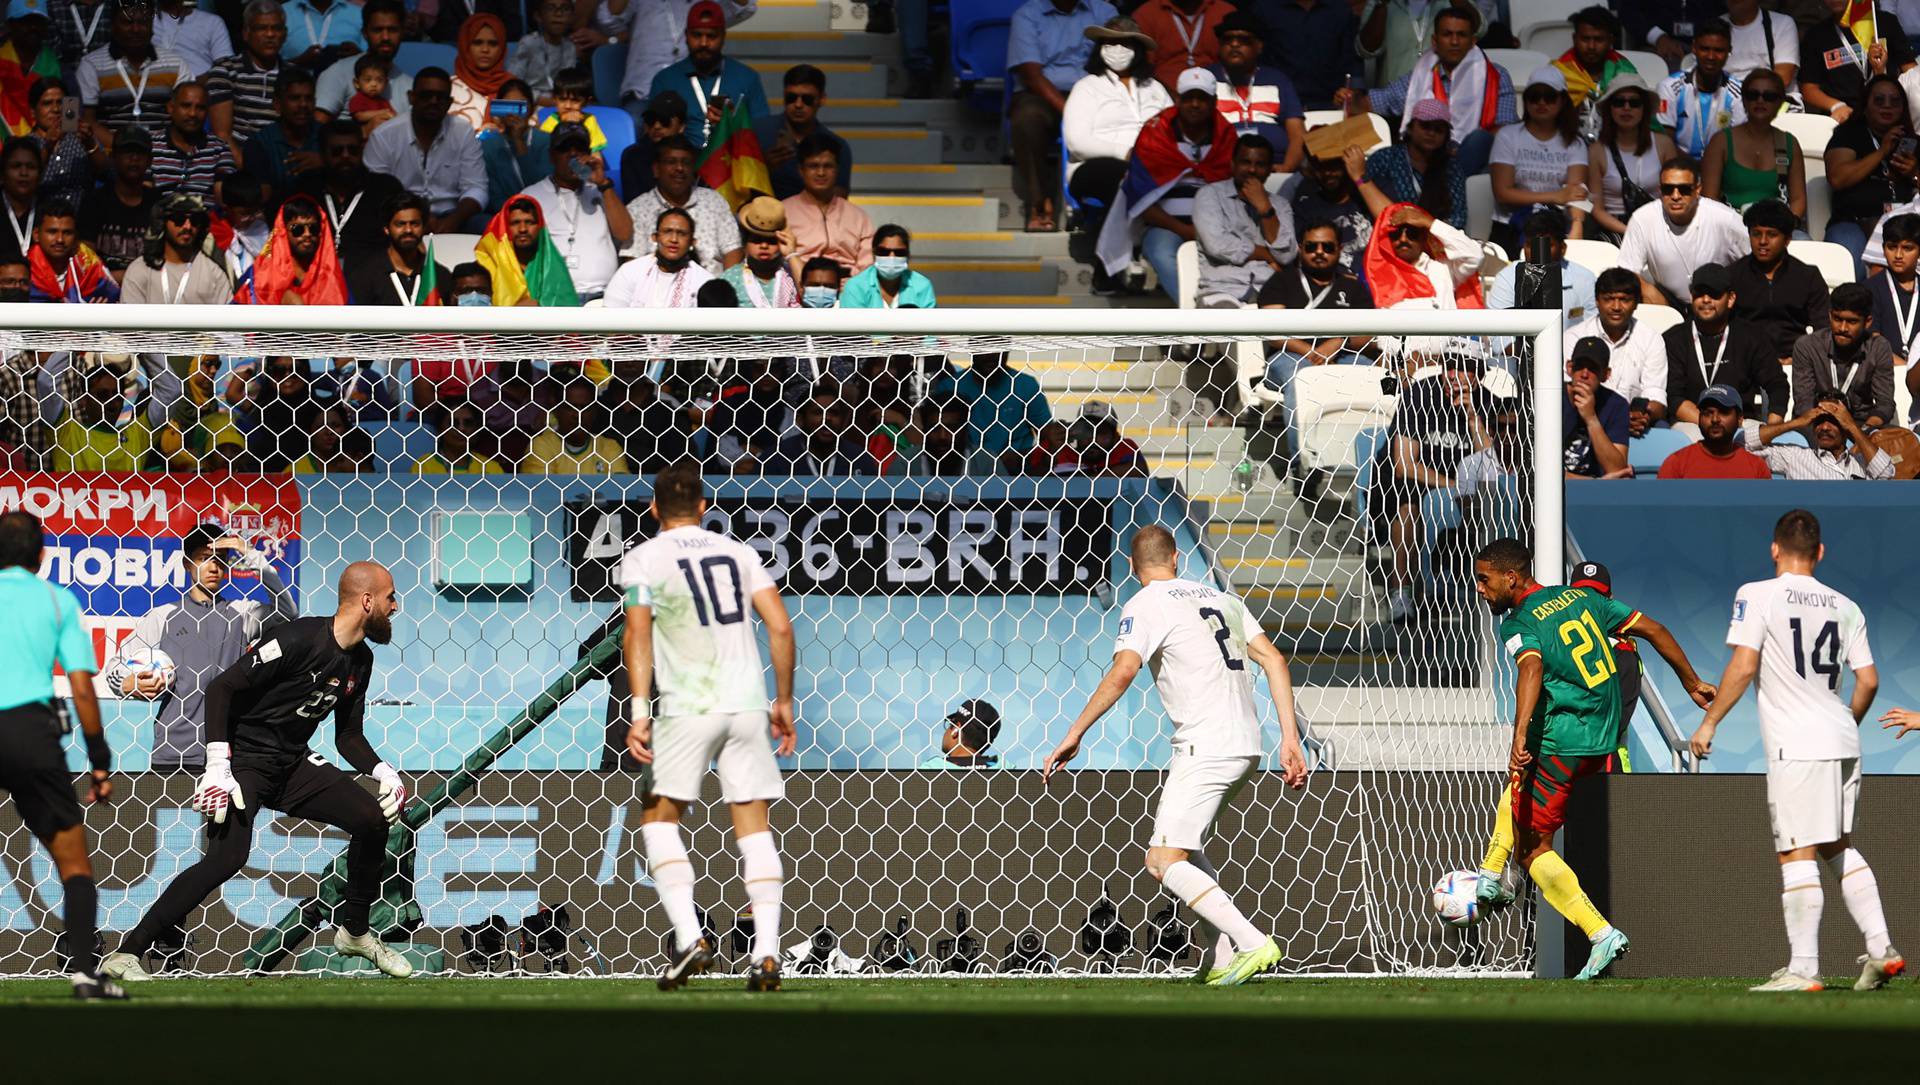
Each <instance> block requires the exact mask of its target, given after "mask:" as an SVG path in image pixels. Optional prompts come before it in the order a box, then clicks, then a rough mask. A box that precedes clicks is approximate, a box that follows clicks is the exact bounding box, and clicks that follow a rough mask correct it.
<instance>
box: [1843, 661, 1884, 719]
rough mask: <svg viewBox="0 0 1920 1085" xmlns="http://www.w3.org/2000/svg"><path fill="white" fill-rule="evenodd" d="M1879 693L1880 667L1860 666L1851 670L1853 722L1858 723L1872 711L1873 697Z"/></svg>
mask: <svg viewBox="0 0 1920 1085" xmlns="http://www.w3.org/2000/svg"><path fill="white" fill-rule="evenodd" d="M1879 695H1880V668H1878V667H1861V668H1859V669H1857V670H1855V671H1854V672H1853V703H1852V704H1850V705H1848V706H1847V707H1849V708H1851V709H1852V710H1853V722H1855V723H1859V722H1861V721H1863V720H1865V719H1866V718H1867V713H1868V712H1871V711H1873V699H1874V698H1875V697H1878V696H1879Z"/></svg>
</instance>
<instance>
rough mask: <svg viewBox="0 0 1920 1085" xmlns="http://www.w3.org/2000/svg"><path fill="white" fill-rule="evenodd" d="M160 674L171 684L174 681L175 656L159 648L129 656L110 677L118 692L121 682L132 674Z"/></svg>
mask: <svg viewBox="0 0 1920 1085" xmlns="http://www.w3.org/2000/svg"><path fill="white" fill-rule="evenodd" d="M136 674H137V675H142V676H145V675H150V674H151V675H158V676H159V677H160V678H161V679H162V680H163V681H165V682H167V683H168V684H169V685H171V684H172V682H173V657H172V656H170V655H168V654H167V653H165V652H163V651H161V650H160V649H158V648H154V649H151V650H149V651H143V652H140V653H138V654H136V655H131V656H128V657H127V658H126V659H125V660H123V661H121V664H120V667H119V672H118V673H117V674H113V675H110V676H109V678H110V679H111V681H112V682H113V684H114V689H115V691H116V692H118V690H119V687H120V683H121V682H123V681H125V680H126V679H127V678H128V677H130V676H132V675H136Z"/></svg>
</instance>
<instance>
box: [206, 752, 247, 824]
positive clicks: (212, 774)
mask: <svg viewBox="0 0 1920 1085" xmlns="http://www.w3.org/2000/svg"><path fill="white" fill-rule="evenodd" d="M232 756H233V748H232V747H231V746H229V745H228V744H226V743H224V742H209V743H207V769H206V771H205V772H202V773H201V774H200V786H198V787H196V788H194V789H193V808H194V809H195V810H198V811H200V812H201V813H203V814H205V815H207V816H208V817H210V818H212V819H213V821H214V824H216V825H218V824H221V823H223V822H225V821H226V820H227V807H228V806H232V807H233V808H234V809H236V810H245V809H246V808H247V799H246V796H244V795H242V794H240V782H239V781H238V780H235V779H234V778H233V763H232V760H231V758H232Z"/></svg>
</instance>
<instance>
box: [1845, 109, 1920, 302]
mask: <svg viewBox="0 0 1920 1085" xmlns="http://www.w3.org/2000/svg"><path fill="white" fill-rule="evenodd" d="M1917 147H1920V142H1916V140H1915V137H1914V125H1913V118H1912V117H1910V116H1909V115H1908V113H1907V95H1906V92H1905V91H1904V90H1902V89H1901V88H1900V81H1899V80H1898V79H1895V78H1894V77H1893V76H1891V75H1876V76H1874V77H1873V78H1872V79H1870V80H1868V82H1867V89H1866V91H1865V96H1864V101H1863V103H1862V106H1861V108H1860V109H1859V110H1858V111H1856V112H1854V113H1853V114H1851V115H1850V116H1848V117H1847V119H1846V120H1845V121H1842V122H1841V124H1840V126H1839V127H1838V128H1835V129H1834V130H1833V135H1832V136H1831V137H1830V138H1829V139H1828V140H1827V153H1826V163H1827V183H1828V184H1829V185H1831V186H1833V211H1832V217H1831V218H1829V219H1828V220H1827V233H1826V239H1827V240H1828V241H1831V242H1834V243H1835V244H1838V245H1842V246H1844V247H1845V248H1846V250H1847V251H1848V252H1850V253H1852V254H1853V264H1854V273H1855V275H1856V276H1857V281H1860V282H1865V281H1866V278H1867V269H1866V265H1865V264H1864V263H1862V262H1861V259H1860V257H1861V254H1862V253H1863V252H1864V251H1865V250H1866V247H1867V238H1868V237H1869V236H1870V235H1871V234H1872V233H1873V227H1874V223H1876V222H1878V221H1879V220H1880V217H1881V216H1882V215H1883V214H1885V213H1886V210H1887V208H1889V207H1891V206H1894V205H1896V204H1903V203H1906V202H1907V201H1909V200H1911V199H1913V198H1914V175H1915V172H1916V169H1917V168H1920V156H1917V155H1916V153H1915V152H1916V148H1917Z"/></svg>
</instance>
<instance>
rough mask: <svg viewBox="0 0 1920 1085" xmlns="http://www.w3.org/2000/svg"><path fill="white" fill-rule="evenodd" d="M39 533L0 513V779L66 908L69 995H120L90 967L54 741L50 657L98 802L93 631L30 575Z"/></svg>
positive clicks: (24, 515)
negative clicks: (62, 676) (47, 862)
mask: <svg viewBox="0 0 1920 1085" xmlns="http://www.w3.org/2000/svg"><path fill="white" fill-rule="evenodd" d="M45 539H46V536H45V535H44V534H43V533H42V531H41V528H40V520H39V518H38V517H36V516H34V515H33V514H32V513H29V512H9V513H6V514H5V515H0V614H5V615H6V616H7V620H6V621H5V622H0V788H3V789H5V790H6V791H8V792H10V793H11V794H12V795H13V805H14V808H15V809H17V810H19V811H20V820H21V821H23V822H25V823H26V825H27V829H28V831H30V832H32V833H33V835H35V836H37V837H39V838H40V842H41V843H43V844H45V845H46V846H47V851H48V852H49V853H51V854H52V855H53V863H54V865H55V866H56V867H58V868H59V870H60V888H61V890H62V892H63V894H64V895H65V898H66V907H67V932H66V939H67V952H68V953H69V954H70V955H71V956H72V958H73V966H72V967H73V974H72V975H71V976H70V977H69V978H70V979H72V981H73V994H74V997H75V998H83V999H92V998H125V997H127V993H126V992H125V991H123V990H121V989H120V986H119V985H118V984H116V983H113V982H111V981H110V980H108V979H106V978H105V977H103V976H101V975H100V974H99V973H98V972H97V971H96V970H95V969H96V961H95V960H94V955H95V953H96V952H97V951H96V950H95V948H94V947H95V944H96V942H97V941H98V940H99V936H98V934H97V933H95V923H96V921H97V919H98V915H97V913H98V911H99V894H98V892H97V891H96V890H95V889H94V885H93V860H92V858H91V857H90V856H89V855H88V849H87V827H86V824H85V821H84V818H83V817H82V815H81V811H80V802H79V800H78V799H76V798H74V795H73V774H72V773H71V772H68V771H67V757H66V753H65V751H64V750H62V749H61V745H62V743H61V738H62V736H64V735H65V733H66V726H65V723H64V721H63V720H62V719H61V716H60V713H59V712H58V711H57V710H56V709H55V707H54V701H53V665H54V663H55V661H56V660H57V661H58V662H59V664H60V667H61V669H62V670H64V671H66V672H67V677H68V679H69V680H70V681H71V683H72V685H73V705H74V707H75V708H76V709H78V710H79V713H80V730H81V733H82V734H83V735H84V736H85V738H86V742H87V762H88V764H90V765H92V766H93V771H92V773H91V774H90V775H89V776H88V780H87V801H88V802H108V801H110V800H111V799H112V798H113V781H112V780H111V779H109V778H108V776H107V772H108V768H109V766H110V765H111V764H112V761H113V755H112V754H111V753H109V752H108V750H107V738H106V735H104V734H102V733H101V731H100V702H99V701H98V700H96V699H95V698H94V693H93V676H94V673H95V672H96V671H98V670H99V669H100V665H99V663H98V662H97V661H96V659H95V658H94V654H93V638H92V636H90V635H89V634H88V633H87V631H86V629H85V628H84V627H83V626H81V624H80V600H78V599H76V598H74V595H73V593H72V592H70V591H68V590H67V589H66V588H63V587H61V586H59V585H57V584H49V583H47V582H46V581H44V580H42V579H40V576H39V569H40V551H41V547H42V545H43V544H44V542H45Z"/></svg>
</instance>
